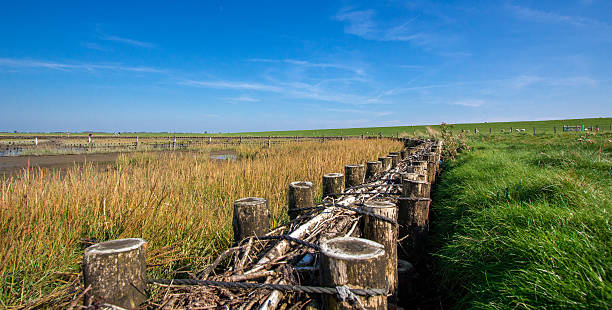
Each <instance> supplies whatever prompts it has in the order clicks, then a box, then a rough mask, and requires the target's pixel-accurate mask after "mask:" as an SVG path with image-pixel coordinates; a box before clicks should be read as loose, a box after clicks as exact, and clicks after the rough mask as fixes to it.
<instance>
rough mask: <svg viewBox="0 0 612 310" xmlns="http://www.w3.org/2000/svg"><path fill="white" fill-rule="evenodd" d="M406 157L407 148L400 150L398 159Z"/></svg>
mask: <svg viewBox="0 0 612 310" xmlns="http://www.w3.org/2000/svg"><path fill="white" fill-rule="evenodd" d="M406 157H408V150H406V149H403V150H401V151H400V159H404V158H406Z"/></svg>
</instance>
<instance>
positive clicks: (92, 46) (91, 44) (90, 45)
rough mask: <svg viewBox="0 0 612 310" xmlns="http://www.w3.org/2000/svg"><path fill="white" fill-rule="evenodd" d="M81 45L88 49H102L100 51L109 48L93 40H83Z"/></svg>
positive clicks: (105, 50)
mask: <svg viewBox="0 0 612 310" xmlns="http://www.w3.org/2000/svg"><path fill="white" fill-rule="evenodd" d="M83 46H85V47H86V48H88V49H90V50H96V51H102V52H108V51H110V50H111V49H110V48H108V47H104V46H102V45H100V44H98V43H95V42H85V43H83Z"/></svg>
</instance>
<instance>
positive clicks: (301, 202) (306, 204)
mask: <svg viewBox="0 0 612 310" xmlns="http://www.w3.org/2000/svg"><path fill="white" fill-rule="evenodd" d="M288 200H289V218H290V219H294V218H296V217H298V216H300V215H302V214H304V213H307V212H308V211H293V210H295V209H301V208H310V207H313V206H314V188H313V186H312V183H310V182H306V181H297V182H291V183H290V184H289V199H288Z"/></svg>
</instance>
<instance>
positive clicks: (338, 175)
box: [323, 172, 344, 178]
mask: <svg viewBox="0 0 612 310" xmlns="http://www.w3.org/2000/svg"><path fill="white" fill-rule="evenodd" d="M343 176H344V174H342V173H339V172H331V173H327V174H324V175H323V177H326V178H341V177H343Z"/></svg>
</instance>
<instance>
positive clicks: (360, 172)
mask: <svg viewBox="0 0 612 310" xmlns="http://www.w3.org/2000/svg"><path fill="white" fill-rule="evenodd" d="M364 178H365V167H364V166H363V165H362V164H358V165H346V166H344V185H345V186H346V187H353V186H357V185H361V184H362V183H363V181H364Z"/></svg>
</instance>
